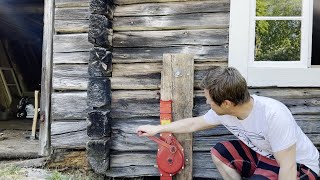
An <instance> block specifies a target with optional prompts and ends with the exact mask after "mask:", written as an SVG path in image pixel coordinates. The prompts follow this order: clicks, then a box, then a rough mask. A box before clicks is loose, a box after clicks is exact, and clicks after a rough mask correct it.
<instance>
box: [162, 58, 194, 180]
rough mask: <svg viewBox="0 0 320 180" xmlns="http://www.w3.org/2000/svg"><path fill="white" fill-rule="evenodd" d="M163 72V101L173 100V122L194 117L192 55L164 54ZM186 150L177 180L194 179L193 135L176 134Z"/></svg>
mask: <svg viewBox="0 0 320 180" xmlns="http://www.w3.org/2000/svg"><path fill="white" fill-rule="evenodd" d="M162 66H163V67H162V71H161V89H160V91H161V100H163V101H168V100H172V120H173V121H178V120H181V119H185V118H190V117H192V108H193V85H194V83H193V80H194V59H193V55H190V54H164V55H163V64H162ZM175 136H176V138H177V140H178V141H179V142H180V143H181V145H182V147H183V148H184V151H183V152H184V158H185V166H184V169H183V170H182V171H181V173H179V174H177V175H176V179H177V180H191V179H192V177H193V176H192V166H193V161H192V160H193V159H192V152H193V150H192V149H193V148H192V133H188V134H175Z"/></svg>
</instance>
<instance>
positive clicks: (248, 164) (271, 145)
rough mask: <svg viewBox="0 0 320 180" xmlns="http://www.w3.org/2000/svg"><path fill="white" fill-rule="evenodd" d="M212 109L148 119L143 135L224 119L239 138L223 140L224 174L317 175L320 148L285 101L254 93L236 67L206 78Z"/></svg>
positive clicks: (217, 154) (218, 148) (219, 162)
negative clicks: (155, 121)
mask: <svg viewBox="0 0 320 180" xmlns="http://www.w3.org/2000/svg"><path fill="white" fill-rule="evenodd" d="M201 85H202V87H203V88H204V93H205V97H206V99H207V104H209V105H210V106H211V109H210V110H209V111H208V112H207V113H206V114H205V115H204V116H201V117H194V118H187V119H183V120H180V121H176V122H173V123H171V124H168V125H163V126H161V125H159V126H152V125H144V126H140V127H138V128H137V130H136V131H137V133H138V134H139V136H153V135H155V134H157V133H161V132H172V133H191V132H195V131H199V130H204V129H209V128H214V127H215V126H217V125H219V124H223V125H224V126H225V127H226V128H227V129H228V130H229V131H230V132H232V133H233V134H234V135H235V136H236V137H238V139H239V140H233V141H225V142H220V143H217V144H216V145H215V146H214V147H213V148H212V149H211V154H212V159H213V162H214V163H215V165H216V166H217V168H218V170H219V172H220V174H221V175H222V177H223V178H224V179H227V180H229V179H241V177H246V178H250V179H280V180H293V179H297V177H299V178H300V179H316V177H317V174H318V173H319V165H318V164H319V161H318V159H319V153H318V150H317V149H316V148H315V146H314V145H313V144H312V142H311V141H310V140H309V138H308V137H307V136H306V135H305V134H304V133H303V132H302V131H301V129H300V127H299V126H298V125H297V123H296V122H295V120H294V118H293V116H292V114H291V112H290V111H289V109H288V108H287V107H286V106H285V105H284V104H282V103H281V102H279V101H276V100H274V99H271V98H267V97H260V96H256V95H251V96H250V94H249V91H248V87H247V83H246V81H245V79H244V78H243V77H242V76H241V74H240V73H239V72H238V71H237V70H236V69H235V68H231V67H228V68H223V67H215V68H214V69H212V70H211V71H209V72H208V74H207V75H206V77H205V78H204V79H203V80H202V83H201Z"/></svg>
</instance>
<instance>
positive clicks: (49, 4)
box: [39, 0, 54, 156]
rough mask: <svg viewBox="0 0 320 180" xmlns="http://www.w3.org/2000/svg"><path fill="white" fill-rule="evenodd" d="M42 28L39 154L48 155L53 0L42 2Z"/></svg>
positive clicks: (49, 148)
mask: <svg viewBox="0 0 320 180" xmlns="http://www.w3.org/2000/svg"><path fill="white" fill-rule="evenodd" d="M44 12H45V13H44V27H43V28H44V29H43V48H42V75H41V76H42V77H41V94H42V96H41V99H40V109H41V113H40V135H39V138H40V145H39V147H40V148H39V155H41V156H48V155H50V153H51V139H50V127H51V116H50V114H51V106H50V105H51V76H52V68H51V67H52V50H53V24H54V23H53V18H54V0H47V1H45V2H44Z"/></svg>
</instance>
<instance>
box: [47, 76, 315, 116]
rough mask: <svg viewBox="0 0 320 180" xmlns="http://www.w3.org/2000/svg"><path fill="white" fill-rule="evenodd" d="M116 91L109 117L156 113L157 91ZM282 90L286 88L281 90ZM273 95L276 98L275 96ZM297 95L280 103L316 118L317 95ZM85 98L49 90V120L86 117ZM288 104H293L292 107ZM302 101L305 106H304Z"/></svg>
mask: <svg viewBox="0 0 320 180" xmlns="http://www.w3.org/2000/svg"><path fill="white" fill-rule="evenodd" d="M127 79H129V80H128V81H127V82H129V81H130V80H131V79H130V78H127ZM111 82H112V80H111ZM119 82H121V81H119ZM111 85H112V84H111ZM270 91H272V89H270ZM276 91H277V90H276ZM120 92H121V93H119V94H118V93H115V92H114V96H113V97H112V102H113V103H112V116H114V117H115V118H130V117H139V116H140V117H147V116H158V112H159V95H156V96H154V95H155V94H157V93H159V91H154V92H150V93H146V94H145V96H144V97H143V92H144V91H120ZM196 92H197V91H196ZM199 92H201V91H199ZM284 92H286V91H285V90H284ZM125 93H127V96H126V98H123V99H122V97H121V94H125ZM139 94H140V95H139ZM136 95H139V97H137V98H135V96H136ZM313 96H314V95H313ZM273 98H275V99H277V97H273ZM300 98H301V99H284V100H281V101H282V102H283V103H284V104H288V105H290V106H289V109H290V110H291V111H292V113H293V114H294V115H299V116H297V117H298V118H299V119H298V120H304V119H305V120H319V118H317V116H319V115H320V113H319V112H320V106H319V104H317V102H318V101H319V98H308V99H304V97H303V96H302V97H300ZM86 99H87V95H86V92H70V93H53V95H52V101H53V104H52V108H53V111H52V112H53V119H84V118H85V117H86V114H85V113H88V112H89V110H90V108H89V107H87V105H86ZM205 101H206V100H205V98H204V97H203V96H199V97H198V96H196V97H195V99H194V102H195V104H194V107H193V116H199V115H203V114H205V113H206V112H207V111H208V110H209V108H210V107H209V106H208V105H206V103H205ZM292 104H294V105H295V106H292ZM305 104H308V105H309V106H305ZM64 107H69V108H70V109H73V111H72V112H69V111H68V109H66V108H64ZM307 115H308V116H307ZM313 115H314V116H313Z"/></svg>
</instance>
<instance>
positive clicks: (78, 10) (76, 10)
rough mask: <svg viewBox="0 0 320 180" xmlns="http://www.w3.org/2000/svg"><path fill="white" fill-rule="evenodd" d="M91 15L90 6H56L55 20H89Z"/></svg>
mask: <svg viewBox="0 0 320 180" xmlns="http://www.w3.org/2000/svg"><path fill="white" fill-rule="evenodd" d="M89 16H90V13H89V8H88V7H73V8H56V9H55V16H54V19H55V20H80V19H82V20H88V19H89Z"/></svg>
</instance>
